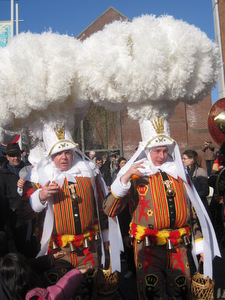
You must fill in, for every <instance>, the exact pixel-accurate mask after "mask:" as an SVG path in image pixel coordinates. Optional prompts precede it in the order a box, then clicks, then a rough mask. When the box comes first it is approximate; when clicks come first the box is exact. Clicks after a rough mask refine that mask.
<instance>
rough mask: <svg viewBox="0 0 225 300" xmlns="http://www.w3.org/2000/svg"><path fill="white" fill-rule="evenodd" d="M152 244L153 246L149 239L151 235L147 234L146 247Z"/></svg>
mask: <svg viewBox="0 0 225 300" xmlns="http://www.w3.org/2000/svg"><path fill="white" fill-rule="evenodd" d="M150 246H151V242H150V240H149V237H148V236H146V237H145V247H150Z"/></svg>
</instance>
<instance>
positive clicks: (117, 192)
mask: <svg viewBox="0 0 225 300" xmlns="http://www.w3.org/2000/svg"><path fill="white" fill-rule="evenodd" d="M130 187H131V183H130V181H128V183H127V184H124V183H122V182H121V181H120V177H117V178H116V180H115V181H114V182H113V184H112V185H111V191H112V193H113V195H114V196H116V197H119V198H123V197H124V196H126V194H127V193H128V191H129V189H130Z"/></svg>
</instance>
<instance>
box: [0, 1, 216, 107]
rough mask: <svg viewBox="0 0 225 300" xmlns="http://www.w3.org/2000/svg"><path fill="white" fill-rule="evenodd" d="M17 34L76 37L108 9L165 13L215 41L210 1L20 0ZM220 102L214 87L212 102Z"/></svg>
mask: <svg viewBox="0 0 225 300" xmlns="http://www.w3.org/2000/svg"><path fill="white" fill-rule="evenodd" d="M15 3H18V7H19V19H20V20H23V21H22V22H20V24H19V32H27V31H31V32H33V33H42V32H43V31H46V30H49V29H50V28H51V30H52V31H53V32H59V33H60V34H68V35H70V36H75V37H76V36H77V35H78V34H79V33H81V32H82V31H83V30H84V29H85V28H86V27H88V26H89V25H90V24H91V23H92V22H93V21H95V20H96V19H97V18H98V17H99V16H100V15H101V14H103V13H104V12H105V11H106V10H107V9H108V8H109V7H110V6H112V7H114V8H115V9H117V10H118V11H119V12H120V13H122V14H124V15H125V16H126V17H128V18H130V19H133V18H134V17H138V16H141V15H142V14H153V15H156V16H160V15H163V14H168V15H172V16H174V17H175V18H176V19H182V20H183V21H186V22H187V23H189V24H193V25H195V26H197V27H199V28H200V29H201V30H202V31H204V32H205V33H206V34H207V36H208V37H209V38H210V39H211V40H213V41H214V39H215V34H214V22H213V10H212V0H19V1H16V0H15ZM10 7H11V5H10V0H0V21H6V20H10V17H11V12H10ZM218 99H219V95H218V90H217V88H216V89H214V91H213V92H212V102H213V103H214V102H215V101H217V100H218Z"/></svg>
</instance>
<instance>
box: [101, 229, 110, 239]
mask: <svg viewBox="0 0 225 300" xmlns="http://www.w3.org/2000/svg"><path fill="white" fill-rule="evenodd" d="M102 239H103V242H108V240H109V230H104V231H102Z"/></svg>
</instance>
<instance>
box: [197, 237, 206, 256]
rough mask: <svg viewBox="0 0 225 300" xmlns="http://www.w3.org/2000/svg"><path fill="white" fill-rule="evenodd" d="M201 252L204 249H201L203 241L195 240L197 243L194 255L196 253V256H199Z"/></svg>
mask: <svg viewBox="0 0 225 300" xmlns="http://www.w3.org/2000/svg"><path fill="white" fill-rule="evenodd" d="M202 252H204V248H203V239H201V240H197V241H196V242H195V253H196V255H198V254H200V253H202Z"/></svg>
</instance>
